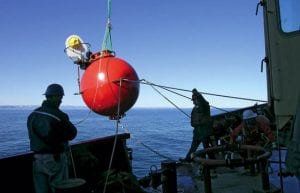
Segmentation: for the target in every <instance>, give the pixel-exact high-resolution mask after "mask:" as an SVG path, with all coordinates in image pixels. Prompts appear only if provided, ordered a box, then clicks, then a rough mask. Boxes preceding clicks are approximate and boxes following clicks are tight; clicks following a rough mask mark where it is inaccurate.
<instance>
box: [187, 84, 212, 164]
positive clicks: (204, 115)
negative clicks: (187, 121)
mask: <svg viewBox="0 0 300 193" xmlns="http://www.w3.org/2000/svg"><path fill="white" fill-rule="evenodd" d="M192 92H193V95H192V100H193V103H194V108H193V110H192V112H191V126H192V127H193V128H194V130H193V141H192V144H191V147H190V150H189V151H188V153H187V154H186V156H185V158H184V160H183V161H188V162H190V161H191V154H192V153H193V152H195V151H196V150H197V149H198V146H199V145H200V143H201V142H202V143H203V147H204V148H208V147H209V146H210V136H212V135H213V128H212V119H211V116H210V106H209V103H208V102H207V101H206V100H205V98H204V97H203V96H202V94H201V93H199V92H198V91H197V90H196V89H193V91H192ZM209 157H210V158H211V159H214V155H212V154H210V155H209Z"/></svg>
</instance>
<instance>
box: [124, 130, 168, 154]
mask: <svg viewBox="0 0 300 193" xmlns="http://www.w3.org/2000/svg"><path fill="white" fill-rule="evenodd" d="M120 127H121V128H122V129H123V130H124V131H125V132H127V133H130V131H129V130H128V129H127V128H125V127H124V126H123V125H121V124H120ZM130 138H131V139H133V140H135V141H136V142H137V143H139V144H141V145H142V146H144V147H145V148H146V149H148V150H149V151H151V152H153V153H154V154H156V155H158V156H160V157H162V158H165V159H168V160H172V159H171V158H170V157H167V156H165V155H163V154H161V153H159V152H158V151H155V150H154V149H152V148H151V147H149V146H148V145H146V144H145V143H143V142H142V141H140V140H138V139H137V138H135V137H134V136H133V135H132V133H130Z"/></svg>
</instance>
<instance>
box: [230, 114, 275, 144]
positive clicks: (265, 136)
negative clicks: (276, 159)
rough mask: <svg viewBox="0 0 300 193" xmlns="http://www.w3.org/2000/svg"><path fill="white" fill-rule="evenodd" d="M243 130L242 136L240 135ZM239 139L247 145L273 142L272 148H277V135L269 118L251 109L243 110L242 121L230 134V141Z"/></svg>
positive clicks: (233, 141)
mask: <svg viewBox="0 0 300 193" xmlns="http://www.w3.org/2000/svg"><path fill="white" fill-rule="evenodd" d="M241 132H242V136H240V133H241ZM237 139H238V140H237ZM237 141H238V142H240V143H242V144H246V145H259V146H262V147H267V146H269V145H270V144H272V148H276V142H275V136H274V134H273V133H272V131H271V128H270V121H269V119H268V118H266V117H265V116H263V115H257V114H256V113H254V112H253V111H252V110H249V109H248V110H245V111H244V112H243V121H242V123H241V124H239V125H238V126H237V127H235V128H234V129H233V130H232V132H231V134H230V143H235V142H237Z"/></svg>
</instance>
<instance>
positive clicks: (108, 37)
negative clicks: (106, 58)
mask: <svg viewBox="0 0 300 193" xmlns="http://www.w3.org/2000/svg"><path fill="white" fill-rule="evenodd" d="M107 9H108V18H107V25H106V30H105V35H104V39H103V43H102V51H103V50H108V49H107V42H108V41H109V42H110V49H109V50H110V51H113V50H112V39H111V20H110V14H111V11H110V10H111V0H108V1H107Z"/></svg>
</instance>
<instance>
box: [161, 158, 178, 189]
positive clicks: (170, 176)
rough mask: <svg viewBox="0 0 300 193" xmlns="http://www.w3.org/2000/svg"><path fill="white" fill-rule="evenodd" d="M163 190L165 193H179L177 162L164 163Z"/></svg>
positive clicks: (162, 168)
mask: <svg viewBox="0 0 300 193" xmlns="http://www.w3.org/2000/svg"><path fill="white" fill-rule="evenodd" d="M161 170H162V179H161V181H162V190H163V193H177V173H176V162H175V161H162V162H161Z"/></svg>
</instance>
